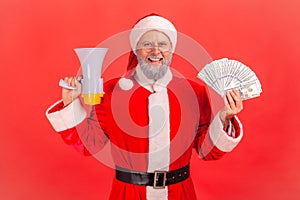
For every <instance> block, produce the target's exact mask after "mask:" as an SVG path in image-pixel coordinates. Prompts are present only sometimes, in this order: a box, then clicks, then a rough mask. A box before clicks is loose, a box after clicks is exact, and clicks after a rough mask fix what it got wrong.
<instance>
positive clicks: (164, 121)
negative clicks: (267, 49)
mask: <svg viewBox="0 0 300 200" xmlns="http://www.w3.org/2000/svg"><path fill="white" fill-rule="evenodd" d="M148 30H158V31H161V32H163V33H165V34H166V35H167V36H168V37H169V39H170V41H171V42H172V46H173V47H175V45H176V37H177V36H176V29H175V27H174V25H173V24H172V23H171V22H170V21H168V20H166V19H165V18H162V17H160V16H147V17H145V18H143V19H141V20H140V21H139V22H138V23H137V24H136V25H135V26H134V28H133V29H132V31H131V34H130V42H131V46H132V48H133V50H134V48H135V47H136V44H137V42H138V40H139V38H140V37H141V36H142V34H144V33H145V32H147V31H148ZM173 51H174V48H173ZM129 69H130V71H131V72H132V71H133V72H134V73H130V74H132V75H128V76H127V78H121V79H113V80H110V81H107V82H106V83H105V84H104V91H105V95H104V97H103V98H102V102H101V104H99V105H96V106H93V108H92V111H91V113H90V114H89V115H87V113H86V111H85V109H84V108H83V106H82V105H81V101H80V100H79V99H75V100H74V101H73V102H72V103H71V104H69V105H67V106H64V105H63V103H62V101H59V102H57V103H55V104H54V105H53V106H51V107H50V108H49V109H48V110H47V111H46V115H47V117H48V119H49V121H50V123H51V124H52V126H53V127H54V129H55V130H56V131H57V132H59V134H60V135H61V137H62V138H63V140H64V141H65V142H66V143H67V144H69V145H71V146H73V147H74V148H75V149H77V150H78V151H80V152H82V153H83V154H84V155H91V154H94V153H97V152H98V151H100V150H101V149H102V148H103V147H104V145H105V144H106V143H107V142H108V141H110V145H111V154H112V157H113V161H114V163H115V166H116V177H115V178H114V180H113V183H112V190H111V195H110V199H112V200H119V199H120V200H121V199H130V200H134V199H149V200H150V199H155V200H157V199H189V200H193V199H197V198H196V195H195V191H194V186H193V183H192V180H191V177H190V173H189V162H190V158H191V154H192V150H193V149H195V150H196V152H197V153H198V154H199V157H200V158H202V159H204V160H215V159H219V158H221V157H222V156H223V155H224V154H225V153H226V152H230V151H232V150H233V149H234V148H235V146H236V145H237V144H238V143H239V142H240V140H241V138H242V135H243V131H242V126H241V123H240V122H239V120H238V119H237V117H234V118H233V119H232V120H231V122H230V125H229V128H228V130H224V129H223V124H222V122H221V120H220V117H219V114H217V115H216V116H215V117H214V118H213V119H212V114H211V107H210V101H209V98H208V95H207V93H206V89H205V87H204V86H201V85H199V84H198V83H195V82H192V81H190V80H186V79H182V78H177V77H175V76H174V75H173V73H172V71H171V70H170V69H168V71H167V73H166V74H165V75H164V76H163V77H162V78H161V79H159V80H157V81H154V80H151V79H148V78H147V77H146V76H145V75H144V74H143V72H142V70H141V68H140V66H139V64H138V63H137V62H136V58H135V55H134V54H131V57H130V62H129Z"/></svg>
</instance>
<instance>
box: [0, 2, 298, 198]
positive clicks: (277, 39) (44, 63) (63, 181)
mask: <svg viewBox="0 0 300 200" xmlns="http://www.w3.org/2000/svg"><path fill="white" fill-rule="evenodd" d="M299 10H300V2H299V1H297V0H290V1H285V0H244V1H241V0H227V1H224V0H213V1H211V0H210V1H208V0H206V1H204V0H199V1H196V0H195V1H192V0H185V1H174V0H172V1H170V0H165V1H156V0H153V1H118V2H114V1H100V0H89V1H87V0H77V1H70V0H65V1H60V0H52V1H38V0H27V1H21V0H2V1H1V2H0V45H1V47H0V49H1V54H0V56H1V65H0V66H1V84H0V89H1V105H2V108H1V121H0V136H1V137H0V199H9V200H10V199H45V200H46V199H49V200H52V199H56V200H65V199H73V200H76V199H78V200H79V199H88V200H94V199H107V197H108V195H109V192H110V187H111V181H112V178H113V175H114V171H113V170H112V169H110V168H109V167H106V166H105V165H103V164H102V163H100V162H98V161H97V160H95V159H93V158H92V157H89V158H86V157H83V156H81V155H79V154H78V153H77V152H75V150H73V149H72V148H70V147H68V146H66V145H65V144H64V143H63V142H62V140H61V139H60V137H59V136H58V134H57V133H55V132H54V130H53V129H52V127H51V126H50V124H49V122H48V121H47V120H46V117H45V114H44V112H45V110H46V109H47V107H48V106H50V105H51V104H52V103H53V102H55V101H56V100H58V99H59V98H60V88H59V87H58V86H57V83H58V80H59V78H60V77H63V76H66V75H74V74H76V73H77V70H78V66H79V64H78V60H77V58H76V55H75V54H74V52H73V50H72V49H73V48H74V47H78V46H91V47H93V46H96V45H97V44H98V43H100V42H101V41H103V40H105V39H107V38H108V37H110V36H112V35H114V34H117V33H119V32H121V31H125V30H128V29H130V28H131V27H132V25H133V24H134V23H135V22H136V21H137V19H139V18H140V17H142V16H144V15H146V14H149V13H151V12H156V13H159V14H162V15H163V16H165V17H167V18H169V19H171V20H172V21H173V22H174V24H175V25H176V27H177V29H178V30H179V31H180V32H182V33H184V34H186V35H188V36H190V37H191V38H193V39H194V40H196V41H197V42H198V43H200V44H201V45H202V46H203V47H204V48H205V49H206V50H207V52H208V53H209V54H210V55H211V56H212V58H214V59H217V58H221V57H230V58H235V59H238V60H240V61H243V62H244V63H247V64H248V65H249V66H251V67H252V69H253V70H254V71H255V72H256V74H257V76H258V77H259V78H260V80H261V83H262V86H263V93H262V95H261V97H259V98H255V99H252V100H249V101H246V102H244V105H245V109H244V111H243V112H242V113H241V114H240V115H239V116H240V119H241V120H242V122H243V125H244V131H245V135H244V138H243V140H242V142H241V143H240V144H239V146H238V147H237V148H236V149H235V150H234V151H233V152H232V153H230V154H228V155H226V156H225V157H224V158H222V159H221V160H219V161H215V162H204V161H201V160H199V159H198V158H197V157H196V155H194V156H193V159H192V161H191V162H192V178H193V180H194V183H195V188H196V191H197V195H198V198H199V199H206V200H212V199H232V200H233V199H236V200H238V199H300V192H299V191H300V173H299V165H300V150H299V147H298V146H299V145H298V142H299V140H300V136H299V125H298V124H299V122H298V120H297V118H299V117H298V116H299V96H300V95H299V93H300V92H299V89H300V88H299V72H300V70H299V66H298V65H299V55H298V54H299V53H300V51H299V46H300V39H299V38H300V37H299V36H300V23H299V18H300V12H299ZM124 67H125V66H124ZM297 122H298V124H297Z"/></svg>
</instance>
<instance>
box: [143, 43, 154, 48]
mask: <svg viewBox="0 0 300 200" xmlns="http://www.w3.org/2000/svg"><path fill="white" fill-rule="evenodd" d="M151 46H152V45H151V42H144V43H143V47H151Z"/></svg>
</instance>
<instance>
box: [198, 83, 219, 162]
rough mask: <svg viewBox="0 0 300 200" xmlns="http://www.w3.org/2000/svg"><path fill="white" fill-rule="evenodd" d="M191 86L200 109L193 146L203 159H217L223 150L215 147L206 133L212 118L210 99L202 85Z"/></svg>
mask: <svg viewBox="0 0 300 200" xmlns="http://www.w3.org/2000/svg"><path fill="white" fill-rule="evenodd" d="M193 88H194V90H195V92H196V94H197V98H198V103H199V111H200V117H199V124H198V129H197V134H196V137H195V140H194V148H195V149H196V152H197V153H198V154H199V156H200V157H201V158H202V159H203V160H217V159H219V158H221V157H222V156H223V155H224V154H225V152H223V151H221V150H219V149H218V148H217V147H215V146H214V145H213V143H212V141H211V140H210V136H209V135H208V130H209V126H210V122H211V118H212V111H211V105H210V100H209V98H208V94H207V92H206V88H205V87H204V86H199V85H198V86H197V85H195V84H194V86H193ZM220 131H221V130H220Z"/></svg>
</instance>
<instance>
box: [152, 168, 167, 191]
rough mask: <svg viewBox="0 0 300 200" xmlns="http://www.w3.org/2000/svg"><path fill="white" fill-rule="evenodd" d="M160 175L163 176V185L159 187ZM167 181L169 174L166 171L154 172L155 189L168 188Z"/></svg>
mask: <svg viewBox="0 0 300 200" xmlns="http://www.w3.org/2000/svg"><path fill="white" fill-rule="evenodd" d="M159 174H163V184H162V185H157V182H158V181H159V176H160V175H159ZM166 181H167V172H166V171H154V181H153V188H154V189H164V188H165V187H166Z"/></svg>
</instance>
